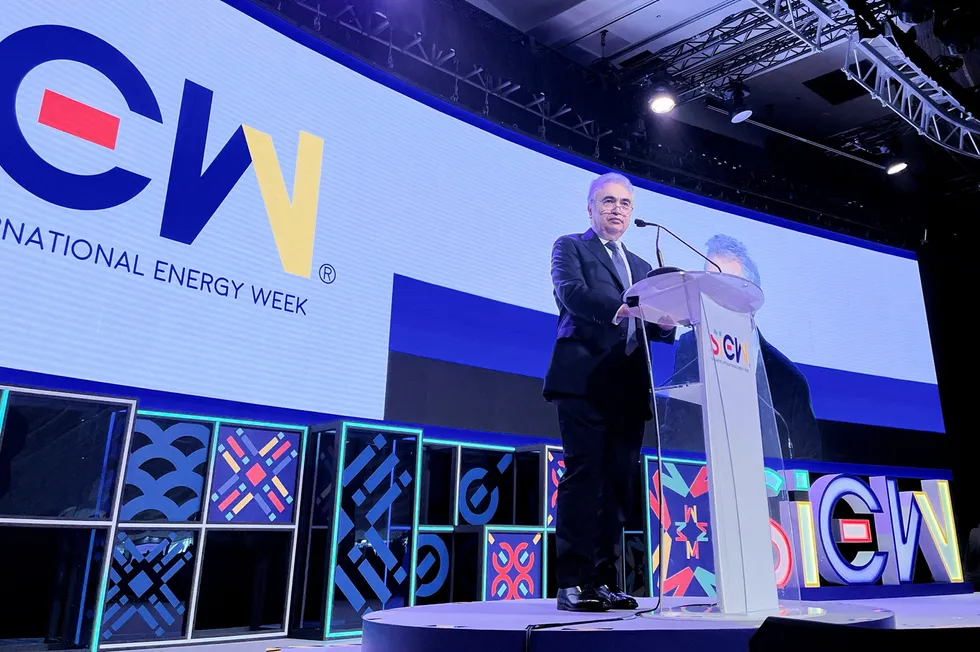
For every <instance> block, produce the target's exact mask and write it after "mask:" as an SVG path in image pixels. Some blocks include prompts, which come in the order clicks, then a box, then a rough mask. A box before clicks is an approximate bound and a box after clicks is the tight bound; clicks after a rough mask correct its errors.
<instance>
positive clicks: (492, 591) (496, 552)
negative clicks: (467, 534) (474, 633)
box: [483, 529, 544, 601]
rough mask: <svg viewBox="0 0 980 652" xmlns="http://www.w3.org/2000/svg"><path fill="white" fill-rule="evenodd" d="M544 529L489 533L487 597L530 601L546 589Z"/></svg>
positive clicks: (486, 572) (485, 562)
mask: <svg viewBox="0 0 980 652" xmlns="http://www.w3.org/2000/svg"><path fill="white" fill-rule="evenodd" d="M543 540H544V535H543V534H542V533H541V532H500V531H496V532H495V531H493V530H492V529H488V530H487V532H486V542H485V545H486V548H485V550H486V555H485V557H484V568H483V572H484V573H485V578H486V587H485V589H484V595H483V599H484V600H493V601H497V600H529V599H531V598H540V597H542V596H543V591H542V585H541V580H542V567H543V566H542V564H543V558H542V555H543V547H544V545H543Z"/></svg>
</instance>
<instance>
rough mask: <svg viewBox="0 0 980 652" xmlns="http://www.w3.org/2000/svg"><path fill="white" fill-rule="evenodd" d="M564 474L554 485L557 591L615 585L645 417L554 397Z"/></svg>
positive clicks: (635, 483)
mask: <svg viewBox="0 0 980 652" xmlns="http://www.w3.org/2000/svg"><path fill="white" fill-rule="evenodd" d="M554 403H555V405H556V408H557V410H558V426H559V428H560V430H561V442H562V447H563V448H564V461H565V475H564V476H563V477H562V479H561V482H560V483H559V485H558V501H557V506H556V507H557V519H556V521H557V522H556V523H555V537H556V546H557V552H558V559H557V567H556V569H555V570H556V573H557V575H558V587H559V588H568V587H571V586H581V585H584V584H590V583H591V584H596V585H601V584H609V585H619V584H620V582H619V581H618V576H617V571H616V563H617V561H618V560H619V556H620V554H622V543H621V541H622V531H623V525H624V523H625V522H626V518H627V516H628V515H629V514H630V510H631V509H632V507H633V502H634V500H636V498H637V492H638V480H639V477H640V464H639V458H640V448H641V447H642V445H643V431H644V425H645V419H643V417H641V416H640V417H638V416H636V414H635V411H629V410H616V409H612V408H604V407H600V406H598V405H596V404H595V403H593V402H591V401H589V400H587V399H584V398H572V397H569V398H559V399H555V400H554Z"/></svg>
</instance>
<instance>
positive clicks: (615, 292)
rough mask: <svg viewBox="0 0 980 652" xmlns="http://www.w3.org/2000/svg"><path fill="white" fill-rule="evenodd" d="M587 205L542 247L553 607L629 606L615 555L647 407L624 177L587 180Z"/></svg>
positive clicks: (637, 275) (665, 333)
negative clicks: (555, 476) (547, 254)
mask: <svg viewBox="0 0 980 652" xmlns="http://www.w3.org/2000/svg"><path fill="white" fill-rule="evenodd" d="M588 213H589V219H590V221H591V223H592V228H591V229H589V230H588V231H586V232H585V233H583V234H581V235H566V236H562V237H561V238H559V239H558V241H557V242H555V245H554V249H553V250H552V254H551V279H552V282H553V284H554V287H555V301H556V302H557V304H558V313H559V316H558V337H557V341H556V342H555V348H554V352H553V353H552V357H551V364H550V365H549V367H548V373H547V376H546V377H545V382H544V396H545V398H546V399H547V400H548V401H551V402H552V403H554V404H555V406H556V409H557V412H558V425H559V428H560V430H561V440H562V446H563V448H564V460H565V475H564V477H563V478H562V481H561V483H560V484H559V485H558V503H557V522H556V524H555V530H556V531H555V535H556V544H557V550H558V560H557V568H556V572H557V575H558V587H559V589H558V608H559V609H562V610H568V611H605V610H607V609H610V608H613V609H636V608H637V603H636V600H634V599H633V598H632V597H630V596H629V595H627V594H626V593H624V592H623V591H622V590H621V589H620V588H619V582H618V581H617V574H616V563H617V561H618V557H619V555H620V554H621V550H620V540H621V533H622V530H623V523H624V522H625V519H626V515H627V514H628V513H629V510H630V507H631V504H632V502H633V500H634V497H635V496H636V494H637V493H638V491H637V477H638V476H639V473H640V465H639V456H640V447H641V445H642V442H643V430H644V424H645V422H646V421H647V420H649V419H650V418H651V417H652V415H653V413H652V410H651V391H650V377H649V373H648V371H647V367H646V356H645V354H644V352H643V349H642V346H643V333H641V332H640V331H639V329H640V328H643V327H644V323H643V322H641V321H640V320H639V319H637V318H636V313H635V311H634V310H631V309H630V308H629V307H627V306H626V305H625V304H624V303H623V298H622V296H623V292H624V290H626V288H628V287H629V286H630V285H632V284H633V283H634V282H636V281H639V280H641V279H643V278H646V275H647V272H649V271H650V270H651V266H650V264H649V263H647V262H646V261H645V260H643V259H642V258H640V257H639V256H637V255H635V254H633V253H632V252H629V251H627V250H626V249H625V248H624V247H623V246H622V244H621V243H620V238H621V237H622V235H623V233H625V232H626V229H627V227H628V226H629V223H630V217H631V215H632V213H633V186H632V184H630V182H629V180H628V179H627V178H626V177H624V176H622V175H619V174H614V173H610V174H605V175H602V176H600V177H599V178H597V179H596V180H595V181H593V182H592V185H591V186H590V188H589V199H588ZM661 325H662V326H664V328H661V326H658V325H656V324H646V333H647V335H648V337H649V338H650V339H651V340H654V339H655V340H659V341H668V342H670V341H673V336H674V331H673V323H672V322H671V321H670V319H669V317H665V318H664V319H663V320H662V321H661Z"/></svg>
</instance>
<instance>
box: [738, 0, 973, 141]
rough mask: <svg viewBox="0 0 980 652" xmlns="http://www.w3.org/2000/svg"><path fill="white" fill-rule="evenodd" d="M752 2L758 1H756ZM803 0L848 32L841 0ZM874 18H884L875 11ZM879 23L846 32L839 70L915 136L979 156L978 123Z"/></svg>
mask: <svg viewBox="0 0 980 652" xmlns="http://www.w3.org/2000/svg"><path fill="white" fill-rule="evenodd" d="M751 1H752V2H753V3H756V4H758V0H751ZM776 1H777V2H778V1H779V0H776ZM802 1H803V2H804V3H805V4H806V5H807V6H808V7H809V8H810V10H811V11H812V13H813V14H815V15H816V16H818V18H819V19H820V21H821V23H822V24H825V25H830V24H837V25H839V26H841V28H845V29H847V30H848V31H849V27H848V26H849V24H850V23H852V22H853V12H852V10H851V8H850V7H849V6H848V4H847V3H846V2H845V0H802ZM871 9H872V12H874V8H873V7H872V8H871ZM875 18H876V19H879V20H880V19H881V18H883V16H881V15H880V14H878V13H875ZM880 22H881V26H882V29H881V32H882V33H880V34H878V35H875V36H871V37H870V38H861V36H860V35H859V34H858V33H857V32H856V31H853V32H851V33H850V36H849V37H848V41H849V42H848V48H847V58H846V60H845V63H844V67H843V71H844V73H845V74H846V75H847V76H848V78H849V79H851V80H853V81H855V82H857V83H858V84H860V85H861V86H862V87H863V88H864V89H865V90H866V91H868V92H869V93H870V94H871V96H872V97H874V98H875V99H877V100H879V101H880V102H881V103H882V105H883V106H887V107H888V108H889V109H891V110H892V111H894V112H895V113H896V114H897V115H898V116H900V117H901V118H902V119H903V120H905V121H906V122H908V123H909V124H910V125H912V127H914V128H915V129H916V130H917V131H918V132H919V134H920V135H922V136H925V137H926V138H928V139H929V140H931V141H933V142H934V143H936V144H938V145H941V146H942V147H945V148H946V149H949V150H951V151H954V152H958V153H960V154H964V155H966V156H969V157H972V158H980V123H978V122H977V120H976V119H975V118H974V116H973V115H972V114H971V113H970V112H969V111H967V110H966V108H965V107H964V106H963V105H962V104H961V103H960V102H959V101H957V100H956V98H954V97H953V96H952V95H951V94H950V93H949V92H948V91H947V90H946V89H944V88H943V87H942V86H940V85H939V84H938V83H937V82H936V81H934V80H933V79H931V78H930V77H928V76H927V75H926V74H924V73H923V72H922V70H921V69H920V68H919V67H918V66H916V65H915V64H913V63H912V62H911V60H910V59H909V57H908V55H906V54H905V53H904V52H903V51H902V48H901V46H900V45H899V43H898V42H897V41H896V39H895V37H894V31H893V30H895V29H896V28H895V27H894V25H893V24H892V23H891V22H890V21H888V20H881V21H880ZM781 24H782V25H783V27H784V29H785V30H786V31H787V32H788V33H790V34H792V35H794V36H797V37H798V38H799V37H800V35H799V34H798V33H797V31H796V30H794V29H792V28H791V26H789V25H786V24H784V21H783V22H781Z"/></svg>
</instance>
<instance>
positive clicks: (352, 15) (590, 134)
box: [265, 0, 612, 156]
mask: <svg viewBox="0 0 980 652" xmlns="http://www.w3.org/2000/svg"><path fill="white" fill-rule="evenodd" d="M265 1H266V2H269V1H271V0H265ZM283 1H286V2H289V3H292V4H294V5H297V6H300V7H303V8H304V9H306V10H308V11H310V12H312V13H313V14H314V19H313V27H314V29H315V30H316V31H317V32H319V31H320V29H321V25H322V21H324V20H329V21H331V22H333V23H335V24H336V25H339V26H340V27H343V28H344V29H346V30H349V31H350V32H352V33H354V34H357V35H358V36H360V37H362V38H365V39H369V40H371V41H374V42H376V43H379V44H381V45H383V46H385V47H387V48H388V60H387V65H388V67H389V68H394V67H395V62H394V58H393V56H394V53H395V52H397V53H399V54H401V55H402V56H406V57H410V58H412V59H414V60H415V61H418V62H419V63H423V64H426V65H428V66H429V67H430V68H432V69H433V70H437V71H439V72H441V73H444V74H446V75H448V76H449V77H452V78H453V80H454V90H453V94H452V96H451V97H450V99H451V100H452V101H453V102H459V87H460V84H464V85H466V86H470V87H472V88H475V89H478V90H480V91H482V92H483V93H484V101H483V115H485V116H489V115H490V98H491V97H493V98H496V99H497V100H499V101H501V102H505V103H507V104H510V105H511V106H514V107H517V108H519V109H523V110H525V111H527V112H529V113H531V114H533V115H534V116H536V117H537V118H538V119H539V120H540V124H539V126H538V136H539V137H540V138H542V139H544V138H546V137H547V128H548V126H549V125H555V126H557V127H560V128H562V129H565V130H568V131H570V132H572V133H575V134H578V135H579V136H582V137H583V138H586V139H588V140H590V141H592V142H594V143H595V151H596V156H598V151H599V141H600V140H601V139H602V138H604V137H605V136H608V135H609V134H611V133H612V130H611V129H602V128H601V127H599V125H598V123H597V122H596V121H595V120H591V119H586V118H583V117H582V116H580V115H577V114H574V112H573V110H572V108H571V107H569V106H567V105H565V104H562V105H560V106H558V108H553V105H552V103H551V101H550V100H549V99H548V98H547V97H546V96H545V94H544V93H534V92H530V91H527V90H522V86H521V84H518V83H515V82H514V81H512V80H510V79H506V78H497V77H494V76H493V75H491V74H490V73H489V72H488V71H487V70H485V69H484V67H483V66H478V65H472V66H471V67H470V69H469V70H466V69H463V70H461V69H460V68H461V66H460V62H459V60H458V59H457V58H456V51H455V50H454V49H452V48H450V49H448V50H442V49H440V48H439V47H437V46H436V45H435V44H432V43H425V42H424V36H423V34H422V33H421V32H417V33H414V34H410V33H406V32H402V31H400V30H398V29H396V28H395V27H394V26H392V25H391V23H390V22H389V21H388V18H387V16H385V15H384V14H382V13H381V12H373V13H370V14H369V15H366V16H363V15H359V13H358V12H357V11H355V9H354V6H353V4H351V3H350V2H347V1H346V0H341V1H340V2H328V0H322V1H317V0H279V4H278V8H279V9H281V6H282V2H283ZM573 116H574V117H573Z"/></svg>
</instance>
